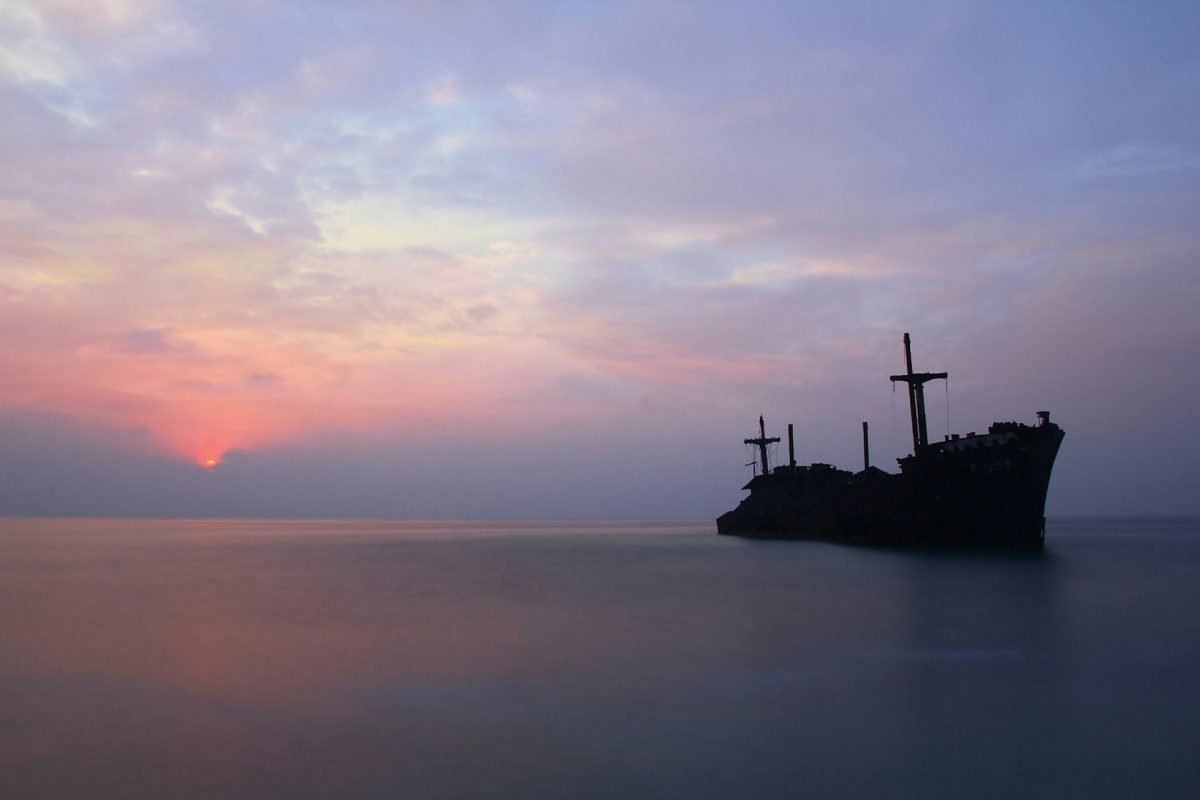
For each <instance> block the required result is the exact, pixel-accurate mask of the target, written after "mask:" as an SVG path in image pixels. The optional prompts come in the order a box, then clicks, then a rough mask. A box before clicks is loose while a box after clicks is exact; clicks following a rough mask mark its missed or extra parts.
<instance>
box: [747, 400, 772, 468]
mask: <svg viewBox="0 0 1200 800" xmlns="http://www.w3.org/2000/svg"><path fill="white" fill-rule="evenodd" d="M742 441H743V442H744V443H746V444H754V445H758V455H759V457H760V458H761V459H762V474H763V475H766V474H768V472H767V445H769V444H771V443H772V442H778V441H779V437H778V436H772V437H771V438H769V439H768V438H767V424H766V423H765V422H763V418H762V414H759V415H758V438H757V439H743V440H742Z"/></svg>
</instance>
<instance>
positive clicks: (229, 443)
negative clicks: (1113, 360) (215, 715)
mask: <svg viewBox="0 0 1200 800" xmlns="http://www.w3.org/2000/svg"><path fill="white" fill-rule="evenodd" d="M1189 14H1190V12H1184V11H1181V10H1167V9H1159V10H1156V11H1155V12H1150V13H1144V14H1143V13H1138V14H1133V12H1132V11H1127V10H1124V9H1120V8H1116V7H1112V8H1106V9H1103V10H1100V11H1093V12H1092V13H1091V14H1090V15H1089V19H1088V25H1087V27H1086V29H1081V28H1080V27H1079V22H1080V20H1077V19H1074V18H1073V16H1072V13H1070V12H1069V11H1067V10H1063V9H1050V10H1046V9H1043V8H1041V7H1037V6H1033V5H1029V6H1021V5H1018V6H1017V7H1014V8H1011V9H1008V8H1006V9H1005V10H1004V11H1003V12H1001V11H999V10H997V9H990V8H987V7H981V6H975V5H970V4H954V3H951V4H949V5H947V4H930V5H924V4H918V5H916V6H913V7H910V8H906V9H905V10H904V11H902V12H901V11H886V10H879V9H875V10H873V13H872V14H871V15H869V19H864V18H863V16H862V15H861V14H860V13H857V12H855V11H854V9H852V8H848V7H845V6H843V5H841V4H826V5H822V4H816V5H812V4H806V5H803V6H800V5H795V4H767V5H765V6H760V7H755V8H752V9H743V8H740V7H739V8H737V9H734V8H732V7H730V8H718V7H705V8H698V7H693V6H689V5H685V4H675V3H657V2H654V3H636V4H635V3H615V4H607V5H605V6H603V7H589V8H588V9H586V10H585V9H581V8H576V7H563V8H560V9H557V10H555V11H553V12H550V11H548V10H547V9H546V8H545V7H541V6H539V5H537V4H528V5H526V4H516V5H510V6H506V7H505V8H504V9H503V10H499V9H498V8H497V9H492V8H490V7H482V6H477V7H471V9H470V10H469V12H468V11H467V10H464V11H462V13H456V14H445V13H440V12H437V13H435V12H433V11H430V10H429V9H423V8H422V7H421V6H420V5H412V6H403V7H401V6H389V5H386V4H384V5H380V4H370V3H364V4H351V5H348V6H344V7H338V8H331V7H329V8H327V7H288V6H279V5H275V4H232V3H230V4H222V3H215V4H212V5H211V6H209V7H206V9H205V11H204V13H203V14H201V13H199V12H198V11H196V10H195V9H193V8H191V7H189V6H186V5H178V4H175V3H169V2H161V3H146V4H129V3H99V4H82V5H80V4H73V3H52V4H40V3H39V4H36V5H35V4H20V5H9V6H6V7H5V10H4V11H3V12H0V26H3V27H2V30H3V36H0V58H2V59H3V61H2V64H3V67H2V68H3V71H4V77H3V79H2V80H0V111H2V112H3V114H4V119H5V125H4V126H3V127H2V128H0V190H2V191H0V196H2V197H3V199H2V200H0V305H2V306H3V308H2V309H0V335H3V336H4V341H7V342H10V343H19V346H16V345H11V346H7V347H6V348H4V349H3V351H2V352H0V368H2V369H3V370H4V374H5V375H6V384H5V386H4V387H2V388H0V407H3V408H4V409H9V410H12V411H13V413H17V412H19V413H33V412H45V413H54V414H59V415H62V416H63V417H65V418H70V419H74V420H77V421H80V422H81V424H85V425H87V426H92V427H96V428H105V429H109V430H129V429H137V430H143V431H146V432H147V433H146V435H147V436H148V437H149V440H153V441H157V442H158V443H159V446H160V447H162V448H163V449H164V450H166V451H169V452H173V453H177V454H181V455H185V456H187V457H189V458H207V457H209V456H210V455H211V454H213V453H219V452H220V451H222V450H228V449H234V448H239V449H242V450H245V451H247V452H261V451H263V450H265V449H269V448H272V447H284V446H285V445H287V444H288V443H295V442H302V441H308V440H312V441H317V440H319V438H320V437H321V436H322V435H323V434H322V432H326V431H330V430H337V431H342V432H345V433H346V435H353V436H359V435H361V436H365V437H367V438H370V437H372V436H375V437H376V438H379V439H380V440H382V439H383V438H387V439H388V441H389V442H393V443H397V446H401V444H402V442H403V441H409V440H412V437H415V436H417V435H418V434H419V433H420V432H422V431H428V430H430V429H434V428H436V429H438V430H453V431H456V432H458V433H460V434H462V435H464V436H466V435H472V434H474V433H477V432H482V433H486V434H487V435H489V436H492V437H500V436H503V435H507V436H512V437H514V439H516V440H519V439H520V436H519V435H518V434H523V433H525V432H528V431H531V430H543V429H545V428H546V427H547V426H551V425H559V426H563V427H564V428H570V427H573V426H576V425H578V424H580V423H581V422H584V421H586V422H587V423H588V424H592V425H595V426H597V427H598V428H603V429H609V428H628V429H630V430H634V429H636V430H638V431H639V433H643V432H645V431H646V430H647V428H646V427H641V426H649V427H650V428H653V426H652V425H650V423H648V422H647V420H650V419H653V420H656V421H657V423H656V424H661V423H662V421H663V420H664V419H670V420H676V419H678V420H689V421H691V422H694V423H695V426H696V428H695V429H696V430H698V431H705V430H709V429H712V430H715V429H716V428H718V427H720V426H722V425H730V424H732V423H729V422H727V417H726V415H739V414H743V413H745V412H747V409H750V410H753V409H752V408H751V407H761V406H766V407H767V410H769V411H770V413H771V416H772V417H773V418H774V417H777V416H782V415H784V414H785V413H792V411H791V410H790V409H796V408H800V407H801V406H802V405H803V408H804V409H805V412H806V414H808V415H810V416H811V417H812V418H818V417H831V418H832V417H837V416H838V415H842V414H845V415H854V416H857V415H860V414H866V413H868V410H867V409H868V403H867V401H865V400H864V401H862V402H859V401H853V402H852V401H846V400H845V399H844V397H845V395H847V394H849V393H852V392H856V391H857V390H858V389H859V388H862V389H863V391H865V392H873V391H875V389H874V388H873V384H872V383H871V382H870V381H871V380H872V378H867V377H861V376H867V375H869V376H875V375H877V374H879V373H884V374H886V372H887V371H888V370H890V369H891V364H890V362H888V363H886V364H885V363H884V362H885V361H886V360H887V356H886V355H884V354H886V353H889V352H890V351H889V350H888V348H890V347H892V345H893V340H894V339H895V337H896V336H898V334H899V333H900V332H902V331H903V330H906V329H909V328H912V329H913V332H914V335H916V336H918V341H919V342H921V343H922V347H927V348H929V349H928V350H927V351H926V350H923V351H922V352H928V353H929V358H931V359H936V360H937V363H939V364H946V363H947V362H949V363H956V364H958V365H960V366H959V367H957V368H956V370H955V374H956V376H961V380H962V384H961V385H962V387H963V391H964V392H965V393H966V394H967V398H966V400H967V401H968V402H972V403H977V404H978V405H980V406H981V407H986V408H988V411H989V413H991V411H992V407H993V405H1002V404H1001V403H1000V402H999V399H1003V400H1004V401H1006V402H1005V403H1004V404H1003V405H1005V406H1007V405H1009V404H1011V405H1017V406H1023V404H1025V403H1026V400H1028V401H1029V403H1033V402H1034V396H1033V395H1034V394H1036V389H1034V388H1030V389H1025V390H1019V389H1017V388H1014V387H1017V386H1028V387H1037V386H1051V387H1056V388H1055V389H1054V391H1055V392H1059V393H1060V395H1061V397H1062V399H1063V404H1064V405H1065V406H1068V407H1069V406H1070V405H1071V404H1075V405H1077V406H1079V405H1085V404H1086V405H1087V406H1088V411H1087V413H1086V414H1085V415H1083V416H1085V417H1086V419H1087V425H1088V426H1090V428H1089V430H1090V432H1091V434H1092V435H1099V434H1100V433H1102V432H1103V431H1104V429H1105V427H1106V425H1108V424H1110V423H1111V422H1112V421H1114V420H1121V419H1125V418H1127V417H1129V416H1130V415H1134V414H1136V410H1137V408H1138V399H1137V392H1135V391H1132V390H1125V389H1122V390H1121V391H1111V390H1107V389H1105V388H1104V386H1105V383H1104V380H1103V379H1102V378H1103V376H1109V375H1111V371H1110V365H1109V364H1108V363H1107V359H1106V358H1105V357H1104V355H1103V354H1102V353H1100V352H1097V351H1096V350H1097V349H1096V348H1093V347H1089V346H1088V342H1089V341H1091V340H1093V339H1095V340H1097V341H1103V342H1105V345H1106V347H1111V348H1114V349H1120V352H1122V353H1124V354H1125V355H1126V356H1127V357H1130V358H1137V359H1138V363H1139V365H1141V367H1142V368H1144V369H1142V371H1139V372H1138V375H1139V378H1138V380H1139V381H1145V382H1153V383H1155V384H1156V385H1159V386H1164V387H1169V388H1167V389H1164V393H1165V394H1166V395H1170V396H1171V397H1176V398H1191V397H1194V396H1195V391H1196V386H1195V384H1194V381H1191V380H1190V379H1188V378H1186V377H1183V376H1181V374H1179V373H1178V371H1175V370H1171V369H1170V368H1169V359H1165V358H1162V359H1160V358H1148V357H1146V356H1145V353H1147V352H1149V351H1152V350H1153V348H1154V343H1155V342H1170V343H1171V344H1170V347H1167V346H1166V345H1163V347H1164V348H1165V350H1164V352H1165V351H1169V352H1170V353H1171V354H1172V357H1173V358H1174V357H1178V358H1180V359H1184V358H1185V357H1186V356H1187V354H1189V353H1191V352H1192V351H1194V350H1195V349H1196V348H1197V347H1200V332H1198V331H1197V330H1196V329H1195V325H1194V324H1193V322H1192V321H1191V320H1192V319H1193V318H1194V307H1195V301H1196V299H1197V298H1196V297H1195V292H1196V285H1197V279H1196V277H1195V273H1194V270H1190V269H1189V266H1188V265H1189V264H1191V263H1192V262H1193V261H1194V255H1195V253H1196V252H1197V251H1198V249H1200V248H1198V247H1197V245H1198V242H1197V238H1196V233H1195V231H1194V224H1193V220H1192V219H1191V210H1192V209H1194V208H1195V207H1196V201H1197V200H1198V199H1200V198H1198V197H1197V184H1196V181H1195V180H1194V176H1195V169H1194V167H1195V158H1194V157H1193V155H1192V154H1193V145H1192V144H1191V142H1192V140H1193V139H1194V136H1193V135H1192V133H1193V130H1192V129H1193V128H1194V127H1195V123H1196V116H1197V113H1200V112H1197V111H1196V110H1195V109H1196V108H1198V107H1200V105H1198V104H1196V103H1195V102H1194V101H1195V100H1196V98H1195V92H1196V90H1195V87H1194V83H1192V82H1189V81H1188V80H1187V79H1186V76H1187V75H1189V74H1191V72H1193V71H1194V70H1193V69H1191V68H1192V67H1194V66H1195V63H1194V62H1195V60H1196V56H1195V54H1194V48H1193V47H1192V46H1191V42H1190V41H1187V40H1186V37H1184V36H1183V34H1181V33H1180V31H1184V30H1187V28H1188V25H1187V24H1185V23H1186V21H1187V19H1190V16H1189ZM1130 15H1133V16H1135V17H1136V19H1131V18H1130ZM1184 18H1187V19H1184ZM1134 22H1136V25H1134V24H1133V23H1134ZM1168 56H1169V57H1168ZM1116 181H1126V182H1130V187H1128V188H1126V189H1124V190H1122V191H1120V192H1117V191H1115V189H1114V185H1115V184H1114V182H1116ZM1134 182H1136V187H1134V186H1133V183H1134ZM984 343H986V344H984ZM1123 343H1124V344H1123ZM1135 343H1136V344H1135ZM981 348H982V349H983V350H985V351H986V352H987V355H985V356H980V355H979V354H980V352H981ZM893 349H894V348H893ZM881 353H882V354H881ZM1062 365H1069V366H1067V367H1064V366H1062ZM1062 374H1070V375H1071V376H1072V381H1073V382H1074V384H1075V385H1078V386H1089V387H1092V388H1091V390H1090V391H1091V394H1085V393H1082V392H1080V391H1076V390H1072V389H1070V387H1069V386H1066V385H1065V384H1066V381H1065V379H1064V378H1062V377H1061V375H1062ZM957 385H959V384H956V386H957ZM834 386H842V387H844V388H843V389H842V390H836V391H835V389H834V388H832V387H834ZM885 391H886V387H885ZM989 391H990V392H993V393H994V398H999V399H996V400H995V403H993V397H991V396H989V395H988V392H989ZM1022 391H1024V392H1025V394H1022ZM589 397H591V398H597V399H594V400H589V399H588V398H589ZM884 397H885V401H884V402H886V397H887V395H886V394H885V395H884ZM772 404H774V405H772ZM1161 409H1162V416H1163V418H1164V419H1170V420H1178V419H1179V418H1181V415H1182V412H1181V410H1180V406H1178V405H1177V404H1175V403H1165V404H1164V405H1163V406H1162V407H1161ZM871 413H874V412H873V411H872V412H871ZM995 413H997V414H1012V413H1015V412H1012V411H1009V410H1008V409H1007V407H1005V408H998V409H996V410H995ZM747 416H751V417H753V416H756V413H755V414H747ZM851 421H852V422H857V420H851ZM691 422H689V424H691ZM647 435H648V436H651V437H653V436H654V435H657V434H654V433H653V432H652V431H651V432H650V433H648V434H647ZM406 437H407V438H406ZM635 438H637V437H631V440H632V439H635ZM735 438H736V437H735ZM1079 438H1080V439H1083V438H1084V437H1079ZM830 441H831V442H832V441H833V440H832V439H831V440H830ZM111 446H112V447H118V446H119V445H118V444H115V443H111ZM622 446H634V445H632V444H630V443H629V442H626V443H625V444H624V445H622ZM1131 446H1134V445H1131ZM626 456H628V457H630V458H631V459H632V458H633V456H632V454H631V453H630V452H629V451H625V452H624V454H623V455H622V456H617V455H613V456H611V457H612V459H613V460H614V461H618V462H619V461H621V460H622V458H624V457H626ZM605 457H606V458H607V457H609V456H607V455H606V456H605ZM635 460H636V459H635Z"/></svg>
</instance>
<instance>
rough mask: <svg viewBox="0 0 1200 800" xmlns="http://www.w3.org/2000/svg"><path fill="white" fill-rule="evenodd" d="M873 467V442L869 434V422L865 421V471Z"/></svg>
mask: <svg viewBox="0 0 1200 800" xmlns="http://www.w3.org/2000/svg"><path fill="white" fill-rule="evenodd" d="M870 468H871V443H870V439H869V438H868V436H867V423H866V422H865V421H864V422H863V471H864V472H865V471H866V470H869V469H870Z"/></svg>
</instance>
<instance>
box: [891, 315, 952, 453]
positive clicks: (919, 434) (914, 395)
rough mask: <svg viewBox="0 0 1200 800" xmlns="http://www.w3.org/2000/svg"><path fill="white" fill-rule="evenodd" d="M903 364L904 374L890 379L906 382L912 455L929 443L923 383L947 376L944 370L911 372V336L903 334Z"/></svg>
mask: <svg viewBox="0 0 1200 800" xmlns="http://www.w3.org/2000/svg"><path fill="white" fill-rule="evenodd" d="M904 366H905V367H906V368H907V369H908V372H906V373H905V374H904V375H892V376H891V378H890V379H891V381H892V383H895V382H896V381H903V382H904V383H906V384H908V413H909V416H910V417H911V418H912V433H913V455H916V454H917V453H918V452H919V451H920V450H921V448H922V447H925V446H926V445H928V444H929V431H928V429H927V428H926V426H925V384H926V383H927V382H928V381H932V380H944V379H946V378H948V377H949V375H948V374H947V373H945V372H913V368H912V338H911V337H910V336H909V335H908V334H907V333H906V334H904Z"/></svg>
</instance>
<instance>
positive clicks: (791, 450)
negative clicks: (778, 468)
mask: <svg viewBox="0 0 1200 800" xmlns="http://www.w3.org/2000/svg"><path fill="white" fill-rule="evenodd" d="M788 466H789V467H794V466H796V442H795V440H794V439H793V438H792V423H790V422H789V423H788Z"/></svg>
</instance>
